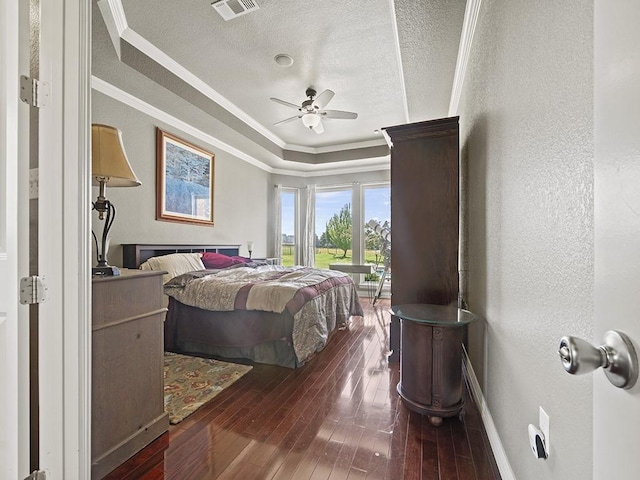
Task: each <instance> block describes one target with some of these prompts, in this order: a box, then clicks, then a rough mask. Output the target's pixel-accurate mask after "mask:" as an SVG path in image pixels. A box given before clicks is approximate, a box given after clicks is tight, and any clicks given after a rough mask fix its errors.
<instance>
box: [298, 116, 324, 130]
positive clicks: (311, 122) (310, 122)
mask: <svg viewBox="0 0 640 480" xmlns="http://www.w3.org/2000/svg"><path fill="white" fill-rule="evenodd" d="M302 123H303V124H304V126H305V127H307V128H315V127H317V126H318V125H319V124H320V117H319V116H318V115H316V114H315V113H305V114H304V115H303V116H302Z"/></svg>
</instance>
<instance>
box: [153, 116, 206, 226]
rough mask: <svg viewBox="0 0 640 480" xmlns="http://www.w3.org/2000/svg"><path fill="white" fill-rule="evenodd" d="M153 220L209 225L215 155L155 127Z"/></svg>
mask: <svg viewBox="0 0 640 480" xmlns="http://www.w3.org/2000/svg"><path fill="white" fill-rule="evenodd" d="M156 145H157V146H156V168H157V170H156V220H163V221H169V222H181V223H194V224H198V225H213V194H214V167H215V155H214V154H213V153H211V152H208V151H206V150H204V149H202V148H199V147H197V146H195V145H193V144H192V143H189V142H187V141H186V140H183V139H181V138H178V137H176V136H175V135H172V134H170V133H168V132H165V131H163V130H161V129H160V128H157V129H156Z"/></svg>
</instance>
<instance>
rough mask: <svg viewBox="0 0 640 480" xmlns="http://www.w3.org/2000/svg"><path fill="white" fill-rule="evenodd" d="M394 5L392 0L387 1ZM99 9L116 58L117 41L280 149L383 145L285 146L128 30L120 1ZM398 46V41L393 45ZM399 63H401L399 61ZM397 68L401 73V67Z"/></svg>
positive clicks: (105, 1)
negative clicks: (139, 53) (179, 80)
mask: <svg viewBox="0 0 640 480" xmlns="http://www.w3.org/2000/svg"><path fill="white" fill-rule="evenodd" d="M390 1H392V2H393V0H390ZM98 6H99V7H100V12H101V14H102V16H103V18H104V20H105V24H106V26H107V29H108V31H109V36H110V37H111V41H112V42H113V46H114V48H115V50H116V52H117V54H118V58H119V59H121V44H120V41H121V40H123V41H126V42H127V43H128V44H129V45H131V46H132V47H133V48H135V49H137V50H138V51H140V52H141V53H142V54H144V55H146V56H147V57H149V58H151V59H152V60H154V61H155V62H157V63H158V64H159V65H161V66H162V67H164V68H166V69H167V70H168V71H170V72H172V73H174V74H175V75H176V76H178V77H179V78H181V79H182V80H183V81H185V82H186V83H187V84H189V85H190V86H192V87H193V88H195V89H196V90H198V91H199V92H201V93H202V94H203V95H205V96H207V97H208V98H209V99H211V100H212V101H213V102H215V103H216V104H218V105H219V106H220V107H222V108H224V109H225V110H226V111H228V112H229V113H231V114H232V115H234V116H235V117H237V118H238V119H240V120H241V121H242V122H244V123H245V124H247V125H248V126H250V127H251V128H252V129H253V130H255V131H256V132H258V133H259V134H260V135H262V136H263V137H264V138H266V139H267V140H269V141H270V142H272V143H273V144H275V145H276V146H278V147H279V148H281V149H283V150H290V151H296V152H301V153H308V154H312V155H315V154H321V153H331V152H340V151H344V150H352V149H359V148H366V147H370V146H379V145H384V141H383V140H380V141H377V140H369V141H364V142H354V143H349V144H341V145H334V146H324V147H306V146H302V145H296V144H288V143H286V142H284V141H283V140H282V139H281V138H280V137H278V136H277V135H275V134H274V133H273V132H271V131H270V130H269V129H267V128H265V127H264V126H263V125H262V124H261V123H259V122H258V121H256V120H255V119H254V118H253V117H251V116H250V115H249V114H247V113H246V112H245V111H244V110H242V109H240V108H239V107H237V106H236V105H235V104H234V103H232V102H231V101H229V100H228V99H227V98H226V97H224V96H223V95H221V94H220V93H219V92H218V91H216V90H215V89H213V88H211V86H210V85H209V84H207V83H206V82H204V81H203V80H202V79H201V78H199V77H198V76H196V75H195V74H194V73H192V72H191V71H190V70H188V69H187V68H185V67H184V66H182V65H181V64H180V63H179V62H177V61H176V60H174V59H173V58H171V57H170V56H168V55H167V54H166V53H164V52H163V51H162V50H160V49H159V48H158V47H156V46H155V45H154V44H152V43H151V42H149V41H148V40H147V39H146V38H144V37H143V36H142V35H140V34H139V33H137V32H136V31H135V30H133V29H132V28H131V27H129V25H128V22H127V18H126V15H125V12H124V7H123V6H122V1H121V0H99V1H98ZM396 37H397V29H396ZM396 44H397V45H398V42H396ZM398 49H399V46H398ZM400 63H401V62H400ZM400 69H401V70H402V65H400ZM401 84H402V88H403V98H404V104H405V105H404V108H405V114H406V116H407V117H408V114H407V112H408V108H407V105H406V103H407V102H406V94H404V82H401Z"/></svg>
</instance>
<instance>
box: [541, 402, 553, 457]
mask: <svg viewBox="0 0 640 480" xmlns="http://www.w3.org/2000/svg"><path fill="white" fill-rule="evenodd" d="M539 425H540V431H541V432H542V434H543V435H544V443H545V446H546V449H547V456H548V455H549V452H551V440H550V437H549V415H547V412H545V411H544V409H543V408H542V407H540V420H539Z"/></svg>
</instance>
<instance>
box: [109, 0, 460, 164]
mask: <svg viewBox="0 0 640 480" xmlns="http://www.w3.org/2000/svg"><path fill="white" fill-rule="evenodd" d="M255 1H256V3H257V4H258V6H259V7H260V8H259V9H258V10H255V11H253V12H251V13H248V14H246V15H243V16H239V17H237V18H235V19H232V20H229V21H225V20H224V19H223V18H222V17H221V16H220V15H219V14H218V13H217V12H216V11H215V10H214V9H213V8H212V7H211V4H210V1H209V0H197V1H196V0H191V1H179V2H177V1H173V0H102V3H105V4H109V5H110V8H112V9H113V8H114V7H113V6H114V5H117V6H119V8H120V9H121V13H123V14H124V19H125V22H126V24H127V25H128V28H129V29H130V30H131V31H133V32H135V34H136V35H135V36H134V37H132V36H130V37H128V38H129V41H128V42H127V44H126V52H128V53H127V54H126V55H125V54H124V53H123V55H122V58H121V60H122V61H123V62H128V63H129V64H130V66H132V67H133V68H136V69H137V70H139V71H140V72H142V73H144V74H145V75H147V76H149V77H152V76H156V77H157V78H153V80H155V81H157V82H158V83H161V84H164V85H165V86H169V88H172V87H171V85H175V86H176V88H175V90H178V89H180V88H181V87H179V86H177V83H179V82H186V83H188V84H189V85H190V87H189V88H191V87H193V86H195V88H196V89H198V90H199V92H203V89H202V88H200V87H198V86H197V85H200V83H198V82H202V84H204V85H206V86H207V88H210V90H207V91H206V92H204V93H205V95H207V96H208V98H209V99H211V105H210V106H209V107H207V105H206V104H207V103H208V101H207V102H202V101H198V106H199V107H200V108H202V109H203V110H205V111H206V110H207V108H209V112H210V113H211V114H212V115H214V116H217V114H216V112H220V111H221V109H220V107H223V108H222V110H226V111H228V112H230V114H231V115H233V117H235V118H236V119H240V120H241V122H239V123H238V122H236V121H233V120H229V119H225V122H226V123H227V124H235V123H238V125H239V127H238V129H237V130H238V131H242V133H243V135H245V136H246V137H247V138H248V139H250V140H251V141H254V142H258V143H261V142H262V143H264V142H265V141H268V142H273V143H274V144H277V145H279V147H280V148H282V149H283V152H284V154H283V156H286V154H287V152H294V153H295V152H318V151H320V150H322V151H325V152H326V151H337V150H340V149H343V148H345V145H346V146H347V147H346V148H350V149H354V147H359V146H367V145H368V146H371V145H375V144H384V141H383V139H382V138H381V135H380V134H379V133H375V132H374V130H376V129H380V128H382V127H387V126H392V125H398V124H403V123H407V122H415V121H421V120H427V119H432V118H439V117H443V116H446V115H447V111H448V106H449V100H450V95H451V87H452V83H453V77H454V70H455V63H456V58H457V51H458V44H459V40H460V32H461V29H462V22H463V17H464V10H465V1H462V0H421V1H417V0H396V1H395V2H394V1H392V0H371V1H366V2H365V1H356V2H344V0H322V1H318V0H255ZM120 2H121V3H120ZM138 37H140V38H141V39H142V40H140V39H139V38H138ZM131 38H133V39H134V40H130V39H131ZM147 43H148V44H150V45H152V47H151V48H150V47H146V48H145V47H144V45H147ZM155 49H157V52H161V55H164V56H166V57H168V58H169V59H171V60H172V61H173V62H176V63H177V64H179V65H180V66H181V67H182V68H183V69H184V70H186V71H188V72H189V73H190V74H193V78H195V79H196V81H195V83H194V80H193V79H190V78H187V77H189V75H185V74H184V73H178V74H177V75H172V74H171V73H170V71H174V73H175V70H174V69H173V68H168V69H167V70H166V71H165V72H164V73H163V71H162V70H158V69H157V68H154V69H150V68H148V69H147V70H145V66H144V65H145V62H144V61H141V60H140V54H138V55H136V53H139V52H137V51H136V50H141V51H144V55H145V56H148V57H150V58H152V59H153V60H154V61H156V62H158V58H155V57H156V56H157V53H153V52H156V50H155ZM281 53H286V54H288V55H290V56H291V57H292V58H293V59H294V64H293V65H292V66H291V67H288V68H283V67H280V66H279V65H277V64H276V63H275V61H274V56H275V55H277V54H281ZM148 63H149V62H148V61H147V62H146V64H148ZM160 63H162V62H160ZM184 70H182V72H184ZM161 76H164V77H165V78H160V77H161ZM168 77H172V78H171V79H169V78H168ZM196 84H197V85H196ZM310 86H312V87H314V88H315V89H316V90H317V91H318V93H320V92H321V91H323V90H324V89H331V90H333V91H334V92H335V97H334V98H333V99H332V100H331V102H330V103H329V104H328V105H327V107H326V108H327V109H335V110H347V111H353V112H357V113H358V118H357V119H356V120H341V119H324V121H323V123H324V129H325V132H324V133H323V134H320V135H318V134H316V133H315V132H313V131H311V130H309V129H307V128H305V127H304V126H303V125H302V123H301V121H300V120H296V121H294V122H290V123H286V124H282V125H278V126H274V125H273V124H274V123H275V122H278V121H280V120H283V119H285V118H288V117H291V116H292V115H295V114H297V111H296V110H294V109H292V108H288V107H286V106H283V105H280V104H278V103H275V102H272V101H270V100H269V98H270V97H277V98H280V99H282V100H285V101H288V102H291V103H294V104H300V103H301V102H302V101H303V100H305V93H304V92H305V90H306V88H307V87H310ZM172 89H173V88H172ZM183 90H184V88H183ZM211 92H213V93H211ZM183 97H185V98H187V95H183ZM191 97H192V100H191V101H195V100H194V99H195V96H194V95H191ZM240 123H242V124H243V125H242V126H240ZM258 137H261V138H258ZM289 156H295V155H289ZM303 161H304V159H303Z"/></svg>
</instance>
